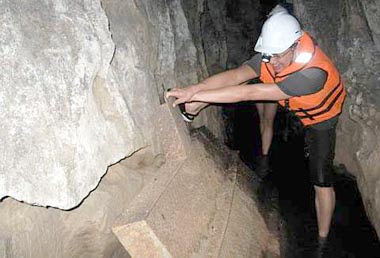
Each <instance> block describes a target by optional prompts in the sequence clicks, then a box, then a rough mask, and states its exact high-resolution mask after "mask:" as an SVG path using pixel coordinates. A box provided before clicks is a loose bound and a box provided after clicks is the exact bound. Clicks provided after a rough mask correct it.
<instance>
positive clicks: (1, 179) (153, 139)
mask: <svg viewBox="0 0 380 258" xmlns="http://www.w3.org/2000/svg"><path fill="white" fill-rule="evenodd" d="M200 3H201V1H200ZM0 7H1V8H0V9H1V10H2V11H1V13H2V15H1V18H0V19H1V25H0V26H1V28H0V52H1V53H2V55H1V56H2V57H1V60H0V62H1V67H2V72H1V75H0V82H1V85H2V88H1V90H0V108H1V113H0V116H1V119H2V121H3V122H2V125H1V127H0V139H1V144H0V154H1V156H2V159H1V161H0V164H1V168H2V169H1V171H0V198H2V197H6V196H9V197H12V198H14V199H17V200H20V201H23V202H27V203H30V204H35V205H41V206H50V207H57V208H61V209H71V208H73V207H75V206H77V205H78V204H79V203H80V202H81V201H82V200H83V198H85V197H86V196H87V195H88V193H89V192H90V191H92V190H93V189H94V188H95V187H96V186H97V184H98V183H99V180H100V178H101V177H102V176H103V175H104V173H105V172H106V170H107V167H108V166H109V165H111V164H114V163H116V162H117V161H119V160H121V159H123V158H125V157H127V156H129V155H131V154H132V153H134V152H135V151H137V150H139V149H141V148H144V147H147V146H150V147H152V149H153V151H154V153H160V152H161V151H162V146H161V143H160V139H159V136H158V135H157V134H156V132H155V131H154V126H153V124H152V121H151V119H150V117H151V116H152V115H153V114H154V113H155V111H156V109H157V107H158V106H159V105H160V103H163V102H164V100H163V92H164V90H165V89H167V88H169V87H174V86H176V85H188V84H191V83H195V82H197V81H198V80H199V79H200V78H199V76H200V75H202V74H205V71H206V67H205V66H204V64H203V63H202V61H201V60H199V57H201V56H203V54H202V53H203V50H202V48H200V49H196V47H195V45H194V43H193V39H192V35H191V34H190V31H189V28H188V24H187V19H186V17H185V14H184V12H183V9H182V6H181V2H180V1H179V0H173V1H164V0H161V1H116V0H115V1H113V0H104V1H101V2H100V1H74V0H61V1H49V0H44V1H22V2H17V3H15V2H14V1H1V2H0ZM47 14H49V15H47ZM197 15H198V14H197ZM193 19H194V18H193ZM199 37H200V36H199V35H198V42H200V40H199ZM208 113H209V115H210V117H211V119H209V120H210V121H212V122H211V123H210V122H208V121H201V123H200V124H207V125H209V127H210V128H211V130H212V131H213V132H214V133H215V134H217V135H221V127H220V122H217V121H218V120H217V119H216V117H217V116H218V112H217V111H216V110H215V109H214V110H211V111H209V112H208Z"/></svg>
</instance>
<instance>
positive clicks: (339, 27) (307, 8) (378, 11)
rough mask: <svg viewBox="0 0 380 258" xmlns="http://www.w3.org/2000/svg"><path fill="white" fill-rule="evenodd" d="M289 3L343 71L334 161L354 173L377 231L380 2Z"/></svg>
mask: <svg viewBox="0 0 380 258" xmlns="http://www.w3.org/2000/svg"><path fill="white" fill-rule="evenodd" d="M293 3H294V9H295V13H296V15H297V16H298V17H299V19H300V21H301V23H302V24H303V26H304V28H305V29H306V30H307V31H310V33H311V35H312V36H313V37H315V39H316V41H317V42H318V44H319V45H320V46H321V47H322V49H324V50H325V51H326V52H327V54H328V55H329V56H330V57H331V58H332V59H333V61H334V62H335V63H336V65H337V67H338V69H339V70H340V72H341V73H342V76H343V80H344V82H345V86H346V88H347V90H348V96H347V99H346V101H345V106H344V110H343V114H342V116H341V118H340V123H339V125H338V135H337V147H336V159H335V161H336V163H337V164H344V165H345V166H346V168H347V169H348V171H349V172H350V173H352V174H353V175H355V176H356V177H357V180H358V185H359V189H360V192H361V193H362V198H363V201H364V204H365V206H366V211H367V213H368V215H369V217H370V220H371V221H372V223H373V225H374V226H375V229H376V231H377V233H378V234H380V173H379V172H380V135H379V125H380V113H379V111H380V101H379V99H380V69H379V68H380V61H379V60H380V59H379V57H380V38H379V35H380V34H379V31H380V27H379V24H380V23H379V22H380V2H379V1H370V0H365V1H359V0H338V1H328V0H323V1H318V2H316V1H304V0H294V1H293Z"/></svg>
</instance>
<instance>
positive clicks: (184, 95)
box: [165, 85, 197, 107]
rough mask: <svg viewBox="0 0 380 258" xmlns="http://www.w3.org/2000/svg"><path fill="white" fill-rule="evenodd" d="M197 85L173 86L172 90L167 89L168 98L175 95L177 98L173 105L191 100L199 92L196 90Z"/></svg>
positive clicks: (166, 95)
mask: <svg viewBox="0 0 380 258" xmlns="http://www.w3.org/2000/svg"><path fill="white" fill-rule="evenodd" d="M195 86H196V85H191V86H188V87H186V88H173V89H171V90H170V91H167V92H166V94H165V97H166V98H170V97H175V98H176V100H175V101H174V102H173V107H175V106H176V105H178V104H181V103H186V102H191V98H192V97H193V96H194V94H195V93H196V92H197V91H196V90H195Z"/></svg>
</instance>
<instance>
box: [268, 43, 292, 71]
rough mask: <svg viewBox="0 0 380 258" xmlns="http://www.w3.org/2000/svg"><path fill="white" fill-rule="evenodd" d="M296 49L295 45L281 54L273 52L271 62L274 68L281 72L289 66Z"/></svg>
mask: <svg viewBox="0 0 380 258" xmlns="http://www.w3.org/2000/svg"><path fill="white" fill-rule="evenodd" d="M294 49H295V46H291V47H290V48H288V49H287V50H285V51H284V52H282V53H280V54H273V55H272V57H271V59H270V64H271V65H272V66H273V69H274V71H275V73H280V72H282V71H283V70H284V69H285V68H286V67H288V66H289V65H290V64H291V63H292V61H293V57H294Z"/></svg>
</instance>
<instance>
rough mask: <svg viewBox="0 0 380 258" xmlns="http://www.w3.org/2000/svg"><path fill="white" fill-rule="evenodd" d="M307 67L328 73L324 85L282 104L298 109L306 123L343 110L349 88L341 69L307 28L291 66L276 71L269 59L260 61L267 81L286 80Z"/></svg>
mask: <svg viewBox="0 0 380 258" xmlns="http://www.w3.org/2000/svg"><path fill="white" fill-rule="evenodd" d="M308 68H320V69H322V70H324V71H325V72H326V73H327V78H326V82H325V84H324V86H323V88H322V89H321V90H319V91H318V92H316V93H313V94H310V95H305V96H296V97H291V98H290V99H287V100H281V101H279V103H280V105H282V106H284V107H286V108H287V109H288V110H290V111H293V112H295V114H296V115H297V116H298V117H299V118H300V119H301V122H302V123H303V125H305V126H306V125H312V124H316V123H320V122H322V121H325V120H328V119H330V118H333V117H335V116H337V115H338V114H340V113H341V112H342V105H343V101H344V98H345V96H346V91H345V89H344V87H343V83H342V80H341V76H340V74H339V72H338V70H337V69H336V67H335V65H334V64H333V63H332V61H331V60H330V59H329V58H328V57H327V56H326V54H325V53H323V51H322V50H321V49H320V48H319V47H318V46H316V45H315V44H314V42H313V40H312V39H311V37H310V36H309V35H308V34H307V33H306V32H304V35H303V36H302V37H301V38H300V42H299V44H298V46H297V56H296V58H295V60H294V61H293V62H292V63H291V64H290V65H289V66H288V67H286V68H285V69H284V70H283V71H282V72H281V73H279V74H276V75H275V73H274V70H273V67H272V65H271V64H270V63H265V62H261V75H260V79H261V81H262V82H264V83H277V82H281V81H283V80H285V79H286V78H287V77H288V76H289V75H290V74H293V73H296V72H299V71H302V70H305V69H308Z"/></svg>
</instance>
